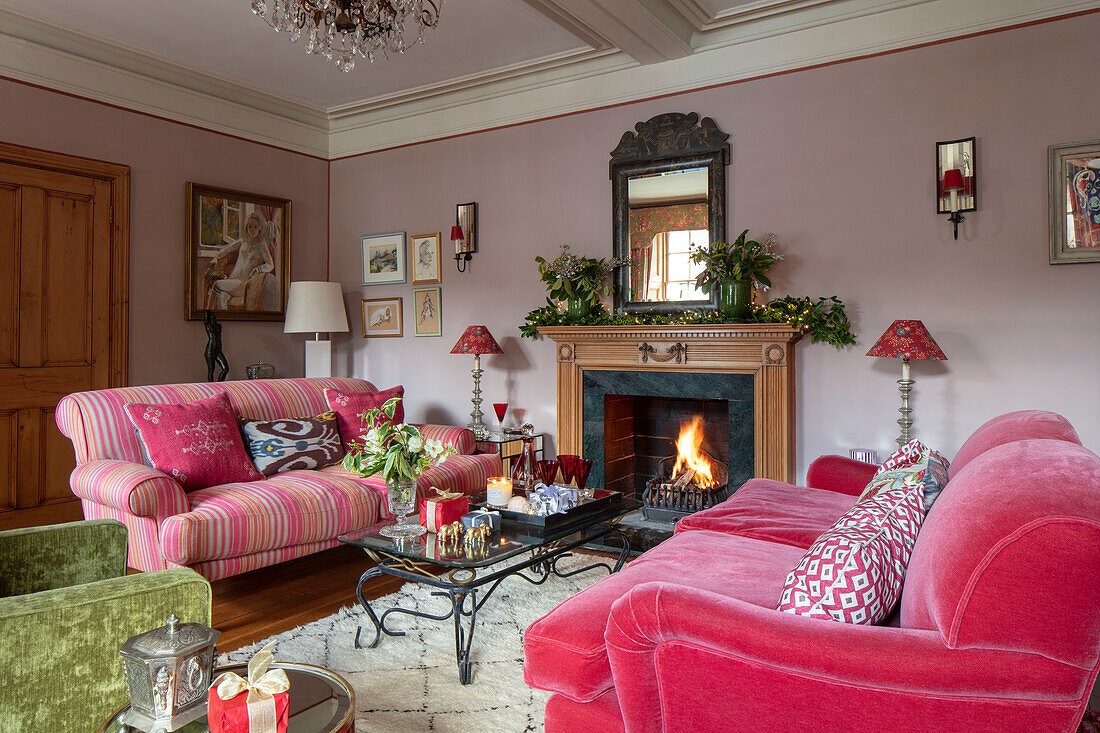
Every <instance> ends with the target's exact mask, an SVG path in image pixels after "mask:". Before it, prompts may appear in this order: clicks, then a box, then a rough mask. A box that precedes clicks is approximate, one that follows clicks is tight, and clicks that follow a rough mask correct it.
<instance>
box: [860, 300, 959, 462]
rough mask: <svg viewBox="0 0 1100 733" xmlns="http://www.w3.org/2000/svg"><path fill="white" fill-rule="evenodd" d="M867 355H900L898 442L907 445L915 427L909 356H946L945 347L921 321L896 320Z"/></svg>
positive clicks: (898, 356) (888, 356)
mask: <svg viewBox="0 0 1100 733" xmlns="http://www.w3.org/2000/svg"><path fill="white" fill-rule="evenodd" d="M867 356H879V357H884V358H888V359H901V379H899V380H898V385H899V387H898V389H900V390H901V408H900V409H899V410H898V412H900V413H901V418H900V419H899V420H898V425H900V426H901V435H900V436H898V439H897V444H898V445H899V446H901V445H905V444H906V443H908V442H909V433H910V428H912V427H913V418H912V417H911V415H912V413H913V411H912V410H911V409H910V408H909V394H910V393H911V392H912V391H913V384H914V381H913V380H912V379H910V378H909V360H910V359H935V360H942V361H946V360H947V355H946V354H944V353H943V349H941V348H940V346H939V344H937V343H936V339H934V338H932V334H930V333H928V329H927V328H925V327H924V324H923V323H921V322H920V321H912V320H905V321H894V322H893V323H891V324H890V327H889V328H888V329H886V332H885V333H884V334H882V335H881V336H879V339H878V341H876V342H875V345H874V346H872V347H871V350H870V351H868V352H867Z"/></svg>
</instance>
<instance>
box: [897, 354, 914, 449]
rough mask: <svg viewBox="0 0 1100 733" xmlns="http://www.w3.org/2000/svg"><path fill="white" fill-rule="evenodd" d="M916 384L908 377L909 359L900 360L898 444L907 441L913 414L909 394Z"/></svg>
mask: <svg viewBox="0 0 1100 733" xmlns="http://www.w3.org/2000/svg"><path fill="white" fill-rule="evenodd" d="M914 384H916V382H914V381H913V380H912V379H910V378H909V360H908V359H904V358H903V359H902V360H901V379H899V380H898V389H899V390H900V391H901V407H900V408H899V409H898V412H900V413H901V417H900V418H898V425H899V426H901V435H899V436H898V439H897V441H896V442H897V444H898V446H899V447H900V446H903V445H905V444H906V443H908V442H909V432H910V428H912V427H913V418H912V417H911V416H912V414H913V410H912V408H910V407H909V395H910V394H911V393H912V392H913V385H914Z"/></svg>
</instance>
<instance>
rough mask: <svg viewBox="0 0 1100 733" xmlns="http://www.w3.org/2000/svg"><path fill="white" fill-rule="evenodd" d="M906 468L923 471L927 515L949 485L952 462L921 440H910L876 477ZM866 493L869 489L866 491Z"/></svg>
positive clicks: (888, 459) (884, 465)
mask: <svg viewBox="0 0 1100 733" xmlns="http://www.w3.org/2000/svg"><path fill="white" fill-rule="evenodd" d="M906 466H911V467H914V468H917V469H919V470H921V471H923V473H922V475H921V480H922V481H923V482H924V511H925V513H926V514H927V513H928V510H929V509H931V508H932V504H933V503H935V501H936V499H938V498H939V495H940V492H942V491H943V487H944V486H946V485H947V469H948V468H950V467H951V462H950V461H948V460H947V459H946V458H944V456H943V454H942V453H940V452H939V451H934V450H932V449H931V448H929V447H928V446H926V445H925V444H924V443H922V442H920V441H919V440H910V441H909V442H908V443H906V444H905V445H903V446H902V447H901V448H899V449H898V450H897V451H895V452H894V453H893V454H892V455H891V456H890V457H889V458H887V459H886V460H885V461H883V463H882V466H880V467H879V469H878V471H877V472H876V473H875V477H876V478H877V477H878V476H880V475H883V474H885V473H886V472H888V471H893V470H895V469H899V468H904V467H906ZM866 492H867V489H864V493H866Z"/></svg>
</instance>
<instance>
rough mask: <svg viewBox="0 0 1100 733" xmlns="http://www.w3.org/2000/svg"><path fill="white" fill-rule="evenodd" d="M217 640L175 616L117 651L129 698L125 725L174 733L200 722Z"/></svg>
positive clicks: (150, 731)
mask: <svg viewBox="0 0 1100 733" xmlns="http://www.w3.org/2000/svg"><path fill="white" fill-rule="evenodd" d="M219 636H221V633H220V632H218V631H215V630H214V629H211V628H209V627H207V626H203V625H202V624H196V623H181V622H180V620H179V618H177V617H176V615H175V614H172V615H171V616H169V617H168V622H167V623H166V624H165V625H164V626H161V627H159V628H156V629H153V630H152V631H147V632H145V633H144V634H138V635H137V636H134V637H132V638H130V639H128V640H127V641H126V643H125V644H123V645H122V647H121V648H120V649H119V650H118V651H119V653H120V654H121V655H122V671H123V674H124V675H125V677H126V687H127V688H128V691H129V694H130V710H129V712H128V713H126V716H127V717H126V720H125V723H126V724H127V725H130V726H133V727H134V728H138V729H139V730H143V731H146V733H154V732H155V733H170V732H171V731H175V730H178V729H180V728H182V727H183V726H185V725H187V724H188V723H190V722H191V721H193V720H196V719H197V718H200V717H202V716H203V715H204V714H205V713H206V691H207V689H208V688H209V687H210V681H211V676H212V674H213V671H214V644H215V643H216V642H217V640H218V637H219Z"/></svg>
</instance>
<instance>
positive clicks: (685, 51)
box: [524, 0, 697, 64]
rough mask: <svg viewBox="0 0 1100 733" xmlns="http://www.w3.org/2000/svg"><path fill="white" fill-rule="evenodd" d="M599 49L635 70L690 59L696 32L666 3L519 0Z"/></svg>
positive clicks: (650, 0) (649, 0)
mask: <svg viewBox="0 0 1100 733" xmlns="http://www.w3.org/2000/svg"><path fill="white" fill-rule="evenodd" d="M524 2H526V3H527V4H528V5H530V6H531V7H533V8H535V9H536V10H538V11H539V12H541V13H542V14H543V15H545V16H546V17H547V18H549V19H550V20H553V21H554V22H555V23H557V24H558V25H560V26H562V27H563V28H565V29H566V30H568V31H569V32H571V33H573V34H575V35H577V36H578V37H579V38H581V39H583V40H584V41H585V42H587V43H590V44H600V45H594V47H596V48H599V47H601V46H612V47H614V48H617V49H619V50H620V51H622V52H624V53H625V54H627V55H628V56H630V57H631V58H633V59H634V60H635V61H637V62H638V63H640V64H656V63H660V62H661V61H668V60H670V59H677V58H681V57H684V56H687V55H689V54H691V52H692V50H693V49H692V36H693V35H694V33H695V31H696V30H697V27H696V26H694V25H693V24H692V23H690V22H688V20H687V19H686V18H685V17H684V16H683V14H681V12H680V11H679V10H678V9H677V8H676V7H674V5H673V4H672V2H670V0H524Z"/></svg>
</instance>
